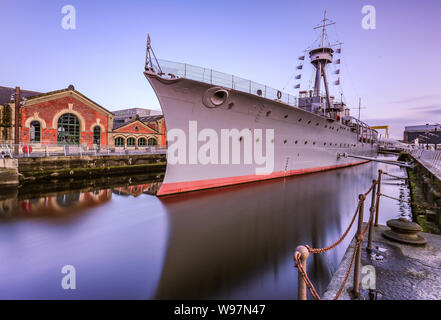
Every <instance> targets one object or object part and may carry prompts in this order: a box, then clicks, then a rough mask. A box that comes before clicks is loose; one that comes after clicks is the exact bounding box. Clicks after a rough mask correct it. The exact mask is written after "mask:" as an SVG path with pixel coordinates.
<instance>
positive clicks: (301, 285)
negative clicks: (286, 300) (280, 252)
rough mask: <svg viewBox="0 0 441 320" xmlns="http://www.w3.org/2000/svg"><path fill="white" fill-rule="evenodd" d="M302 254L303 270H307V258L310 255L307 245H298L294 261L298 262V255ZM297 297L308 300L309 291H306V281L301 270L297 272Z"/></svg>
mask: <svg viewBox="0 0 441 320" xmlns="http://www.w3.org/2000/svg"><path fill="white" fill-rule="evenodd" d="M298 254H300V262H299V263H300V264H301V265H302V268H303V270H305V271H306V260H307V259H308V256H309V250H308V249H307V248H306V247H305V246H298V247H297V248H296V250H295V252H294V263H296V257H297V255H298ZM297 283H298V284H297V299H298V300H307V299H308V296H307V292H306V289H307V287H306V282H305V280H304V279H303V276H302V275H301V274H300V270H299V271H298V273H297Z"/></svg>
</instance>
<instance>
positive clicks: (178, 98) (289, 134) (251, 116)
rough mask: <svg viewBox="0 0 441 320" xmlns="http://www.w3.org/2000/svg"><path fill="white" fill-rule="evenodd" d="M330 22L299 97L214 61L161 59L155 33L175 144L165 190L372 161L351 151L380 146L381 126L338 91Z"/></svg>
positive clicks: (150, 62)
mask: <svg viewBox="0 0 441 320" xmlns="http://www.w3.org/2000/svg"><path fill="white" fill-rule="evenodd" d="M329 24H330V22H328V20H327V19H326V16H325V18H324V20H323V25H321V26H319V27H320V28H322V41H321V45H320V46H319V47H317V48H314V49H312V50H309V58H310V61H311V64H312V65H313V67H314V68H315V82H314V88H313V90H310V91H309V92H308V91H302V92H300V95H299V96H298V97H294V96H293V95H290V94H286V93H284V92H282V91H279V90H276V89H273V88H270V87H268V86H266V85H262V84H259V83H255V82H253V81H250V80H246V79H243V78H239V77H236V76H233V75H229V74H225V73H222V72H218V71H214V70H211V69H207V68H201V67H196V66H193V65H189V64H184V63H176V62H171V61H166V60H158V59H156V56H155V54H154V52H153V50H152V48H151V43H150V38H149V37H148V40H147V56H146V65H145V72H144V74H145V76H146V78H147V79H148V81H149V82H150V84H151V86H152V87H153V89H154V91H155V93H156V95H157V97H158V100H159V102H160V105H161V108H162V111H163V113H164V117H165V122H166V127H167V136H168V147H169V150H168V161H167V171H166V174H165V178H164V181H163V183H162V186H161V188H160V190H159V192H158V195H159V196H160V195H168V194H175V193H181V192H187V191H194V190H200V189H206V188H213V187H220V186H226V185H232V184H237V183H245V182H252V181H259V180H265V179H272V178H280V177H285V176H290V175H296V174H303V173H309V172H318V171H323V170H329V169H335V168H341V167H345V166H351V165H356V164H360V163H363V162H366V160H362V161H360V159H358V160H357V159H354V158H352V157H347V155H355V156H368V157H369V156H372V155H375V154H376V152H377V132H376V131H375V130H372V129H370V128H369V126H368V125H366V124H365V123H363V122H362V121H360V120H359V119H356V118H354V117H351V116H350V115H349V108H346V105H345V103H343V101H336V100H335V98H334V97H333V96H331V94H330V91H329V87H328V79H327V72H326V70H327V65H328V64H329V63H332V61H333V54H334V49H332V47H331V46H327V45H325V36H326V26H328V25H329ZM322 81H323V84H324V88H325V93H322V92H321V84H322ZM180 139H181V141H178V140H180ZM216 139H217V140H216ZM215 140H216V141H215ZM178 144H179V145H178ZM238 152H239V155H238V154H237V153H238ZM247 152H248V153H247ZM264 155H265V156H264ZM250 157H251V158H250ZM271 157H272V158H271ZM264 160H265V161H264ZM269 162H270V163H269Z"/></svg>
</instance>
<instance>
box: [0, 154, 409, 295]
mask: <svg viewBox="0 0 441 320" xmlns="http://www.w3.org/2000/svg"><path fill="white" fill-rule="evenodd" d="M378 168H382V169H383V170H386V171H388V172H390V173H392V174H394V175H399V176H405V175H406V173H405V171H404V170H403V169H400V168H398V167H395V166H389V165H383V164H377V163H368V164H364V165H361V166H356V167H351V168H346V169H341V170H335V171H328V172H323V173H317V174H310V175H304V176H297V177H290V178H287V179H284V180H283V179H280V180H271V181H266V182H260V183H252V184H245V185H238V186H231V187H226V188H221V189H213V190H207V191H201V192H194V193H188V194H183V195H178V196H171V197H166V198H157V197H155V196H154V195H150V194H147V193H144V191H148V190H151V189H154V188H152V185H151V184H149V183H145V184H141V185H137V186H127V187H115V188H112V189H110V188H101V190H93V188H92V190H90V188H89V189H88V190H86V191H82V192H78V191H72V192H64V193H63V192H56V193H51V194H49V195H43V194H41V193H40V194H39V195H38V196H35V195H33V196H32V195H30V194H29V193H28V194H27V195H22V194H20V193H18V195H15V196H9V197H8V196H6V195H2V197H1V198H0V199H3V200H0V299H172V298H179V299H184V298H195V299H206V298H207V299H208V298H212V299H224V298H225V299H296V290H297V289H296V288H297V286H296V283H297V270H296V269H295V268H293V260H292V256H293V252H294V249H295V247H296V246H297V245H299V244H309V245H310V246H312V247H322V246H327V245H329V244H331V243H333V242H334V241H335V240H337V239H338V237H339V236H340V235H341V234H342V233H343V232H344V230H345V229H346V227H347V226H348V224H349V222H350V219H351V218H352V216H353V214H354V210H355V207H356V205H357V195H358V194H360V193H364V192H365V191H366V190H367V189H368V188H369V186H370V184H371V181H372V179H374V178H376V175H377V170H378ZM153 186H154V185H153ZM135 188H136V190H135ZM382 192H383V193H385V194H388V195H391V196H394V197H401V198H404V199H408V198H409V191H408V189H407V187H406V185H405V184H404V182H403V181H402V180H398V179H393V178H390V177H387V176H384V184H383V185H382ZM368 199H369V201H370V198H368ZM365 212H367V207H366V210H365ZM366 215H367V213H366ZM400 216H405V217H410V208H409V206H408V205H407V204H399V203H397V201H394V200H391V199H387V198H383V199H382V201H381V210H380V223H381V224H384V223H385V221H386V220H388V219H390V218H397V217H400ZM354 232H355V228H354V230H353V231H352V232H351V234H350V235H349V236H348V237H347V238H346V240H345V241H344V242H343V243H342V244H341V245H340V246H339V247H337V248H336V249H334V250H333V251H331V252H329V253H325V254H320V255H313V256H311V257H310V258H309V259H308V269H307V271H308V274H309V275H310V278H311V280H312V281H313V283H314V284H315V286H316V288H317V289H318V291H319V292H321V293H322V292H323V291H324V290H325V289H326V286H327V284H328V283H329V281H330V277H331V276H332V273H333V272H334V271H335V270H336V268H337V266H338V264H339V262H340V260H341V258H342V257H343V254H344V252H345V250H346V248H347V246H348V244H349V242H350V240H351V238H352V236H353V234H354ZM64 265H72V266H74V267H75V270H76V289H75V290H64V289H62V287H61V280H62V278H63V276H64V274H62V273H61V269H62V267H63V266H64Z"/></svg>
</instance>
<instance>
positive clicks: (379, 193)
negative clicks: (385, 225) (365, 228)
mask: <svg viewBox="0 0 441 320" xmlns="http://www.w3.org/2000/svg"><path fill="white" fill-rule="evenodd" d="M382 174H383V171H382V170H381V169H380V170H378V179H377V203H376V208H375V226H376V227H378V213H379V211H380V195H381V175H382Z"/></svg>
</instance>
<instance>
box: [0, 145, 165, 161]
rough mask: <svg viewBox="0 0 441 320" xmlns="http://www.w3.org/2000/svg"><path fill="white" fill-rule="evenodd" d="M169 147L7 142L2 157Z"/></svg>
mask: <svg viewBox="0 0 441 320" xmlns="http://www.w3.org/2000/svg"><path fill="white" fill-rule="evenodd" d="M166 153H167V148H166V147H164V146H160V145H143V146H141V145H133V146H132V145H105V146H100V145H97V144H56V143H52V142H32V143H29V142H22V143H19V144H13V143H5V144H2V145H1V149H0V158H41V157H63V156H64V157H69V156H80V157H82V156H115V155H143V154H166Z"/></svg>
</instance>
